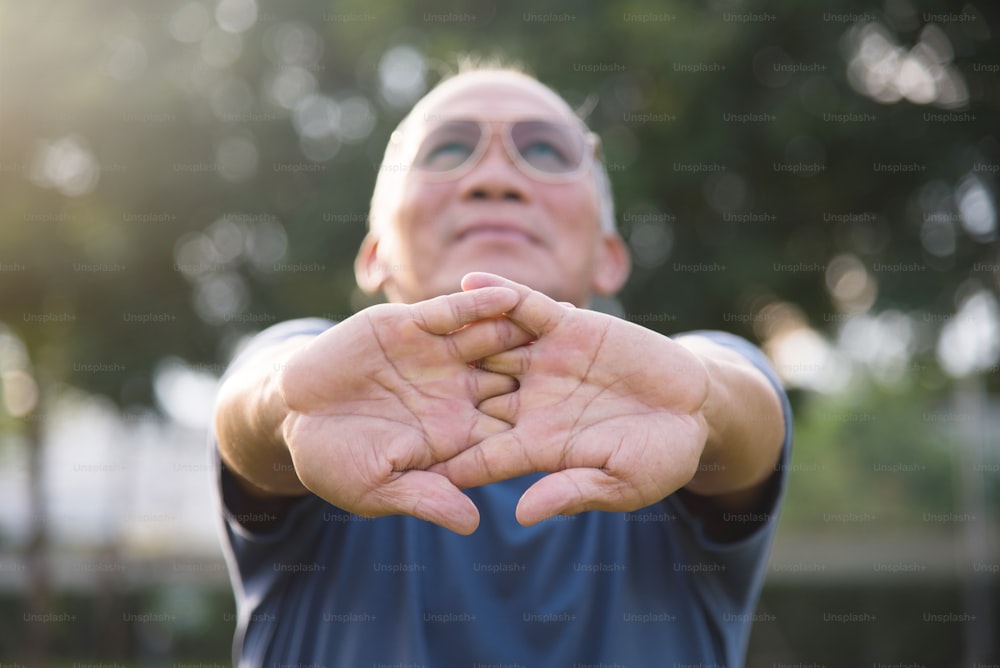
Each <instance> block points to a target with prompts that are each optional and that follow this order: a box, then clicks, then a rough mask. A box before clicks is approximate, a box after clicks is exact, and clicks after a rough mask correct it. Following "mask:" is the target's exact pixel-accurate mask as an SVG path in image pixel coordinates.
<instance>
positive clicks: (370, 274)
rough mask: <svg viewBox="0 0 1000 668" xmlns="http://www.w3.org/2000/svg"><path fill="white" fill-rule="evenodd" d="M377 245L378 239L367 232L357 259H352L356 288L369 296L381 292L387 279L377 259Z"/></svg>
mask: <svg viewBox="0 0 1000 668" xmlns="http://www.w3.org/2000/svg"><path fill="white" fill-rule="evenodd" d="M378 244H379V239H378V237H377V236H376V235H375V233H374V232H372V231H371V230H369V231H368V234H366V235H365V238H364V240H363V241H362V242H361V247H360V248H359V249H358V255H357V257H356V258H354V278H355V280H356V281H357V282H358V287H359V288H361V290H362V291H363V292H365V293H366V294H369V295H374V294H376V293H377V292H379V291H380V290H382V288H383V286H384V285H385V282H386V279H387V278H388V276H386V273H385V263H383V262H380V261H379V259H378Z"/></svg>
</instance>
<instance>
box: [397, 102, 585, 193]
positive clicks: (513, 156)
mask: <svg viewBox="0 0 1000 668" xmlns="http://www.w3.org/2000/svg"><path fill="white" fill-rule="evenodd" d="M452 122H463V123H475V124H476V125H478V126H479V131H480V135H479V141H478V143H477V144H476V147H475V149H473V151H472V153H470V154H469V157H467V158H466V159H465V160H464V161H463V162H462V163H461V164H460V165H458V166H457V167H453V168H452V169H448V170H445V171H441V172H438V171H434V170H429V169H422V168H421V167H419V166H418V165H416V157H417V154H419V153H420V149H421V148H422V146H423V142H424V140H425V139H426V137H427V136H428V135H429V134H430V132H433V131H434V130H435V129H437V128H438V127H440V126H441V125H444V124H446V123H452ZM518 123H551V124H552V125H557V126H561V127H564V128H569V129H571V130H572V131H573V132H579V133H580V134H581V135H582V138H583V142H584V147H583V157H582V159H581V161H580V165H579V166H578V167H577V168H576V169H574V170H572V171H569V172H546V171H544V170H541V169H538V168H537V167H535V166H534V165H532V164H531V163H529V162H528V161H527V160H525V159H524V157H523V156H522V155H521V153H520V152H519V151H518V150H517V146H516V145H515V144H514V138H513V135H512V132H513V128H514V126H515V125H517V124H518ZM497 125H499V126H501V127H500V128H497V127H496V126H497ZM497 133H499V134H500V137H501V143H502V144H503V147H504V150H505V151H506V153H507V157H508V158H510V160H511V162H513V163H514V165H515V166H516V167H517V168H518V170H519V171H520V172H521V173H522V174H524V175H525V176H528V177H530V178H532V179H534V180H536V181H541V182H543V183H570V182H572V181H576V180H577V179H579V178H580V177H581V176H583V175H584V174H586V173H587V172H588V171H589V170H590V168H591V166H593V164H594V161H595V160H596V159H597V156H598V154H599V153H598V152H599V150H600V144H601V140H600V138H599V137H598V136H597V135H596V134H595V133H593V132H591V131H589V130H585V129H583V128H580V127H578V126H575V125H573V124H570V123H566V122H564V121H555V120H551V119H547V118H518V119H514V120H488V121H487V120H480V119H475V118H444V119H440V123H438V124H436V125H435V126H432V127H429V128H428V131H427V132H426V133H425V134H424V137H423V138H422V139H421V140H420V141H419V142H417V144H416V147H415V150H414V153H413V155H412V156H411V158H410V161H409V164H410V167H411V169H412V171H414V172H416V173H418V174H420V176H421V178H423V179H426V180H429V181H454V180H456V179H459V178H461V177H463V176H465V175H466V174H468V173H469V172H471V171H472V170H473V169H474V168H475V167H476V166H477V165H478V164H479V163H480V162H482V159H483V156H484V155H486V151H487V150H488V148H489V146H490V144H491V143H492V142H493V137H494V136H495V135H496V134H497ZM397 135H398V131H397V132H394V133H393V137H392V141H394V142H395V141H402V137H400V136H397Z"/></svg>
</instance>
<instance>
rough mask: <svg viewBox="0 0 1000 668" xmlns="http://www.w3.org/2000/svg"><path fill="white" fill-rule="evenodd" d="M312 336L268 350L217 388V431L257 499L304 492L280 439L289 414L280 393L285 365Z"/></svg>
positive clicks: (232, 465)
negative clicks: (279, 386)
mask: <svg viewBox="0 0 1000 668" xmlns="http://www.w3.org/2000/svg"><path fill="white" fill-rule="evenodd" d="M311 338H312V337H296V338H294V339H289V340H287V341H284V342H282V343H280V344H277V345H275V346H272V347H269V348H267V349H264V350H262V351H260V352H259V353H257V354H256V355H254V356H253V357H252V358H251V359H248V360H246V361H244V362H243V363H241V365H240V366H239V368H237V369H235V370H233V371H231V372H230V375H229V377H228V378H227V379H226V380H225V382H223V384H222V386H221V387H220V388H219V395H218V398H217V400H216V408H215V430H216V436H217V438H218V444H219V454H220V456H221V458H222V461H223V463H224V464H225V466H226V468H228V469H229V470H230V471H232V472H233V473H234V474H235V475H236V476H237V478H238V479H239V480H240V481H241V482H242V483H243V485H244V486H245V487H246V488H247V489H248V490H250V491H252V492H254V493H256V494H259V495H280V496H295V495H301V494H305V493H306V491H307V490H306V488H305V487H304V486H303V485H302V482H301V481H300V480H299V478H298V476H297V475H296V473H295V469H294V467H293V465H292V458H291V456H290V454H289V452H288V446H287V444H286V443H285V439H284V436H283V434H282V424H283V422H284V419H285V416H286V415H287V408H286V407H285V402H284V400H283V399H282V397H281V393H280V392H279V390H278V378H279V375H280V372H281V370H282V369H283V368H284V364H285V360H286V359H287V358H288V356H289V355H290V354H292V352H294V351H295V350H297V349H299V348H300V347H301V346H302V345H304V344H305V343H306V342H308V341H309V340H311Z"/></svg>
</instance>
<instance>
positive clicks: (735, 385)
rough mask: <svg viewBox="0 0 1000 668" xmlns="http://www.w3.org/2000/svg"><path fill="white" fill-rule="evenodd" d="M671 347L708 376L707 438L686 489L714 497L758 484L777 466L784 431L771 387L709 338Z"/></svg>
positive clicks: (778, 403) (739, 358) (689, 339)
mask: <svg viewBox="0 0 1000 668" xmlns="http://www.w3.org/2000/svg"><path fill="white" fill-rule="evenodd" d="M676 342H677V343H679V344H680V345H683V346H684V347H685V348H687V349H688V350H690V351H691V352H693V353H694V354H695V355H697V356H698V357H699V359H701V361H702V364H703V365H704V366H705V369H706V371H707V372H708V377H709V392H708V399H707V400H706V403H705V406H704V408H703V410H704V413H705V416H706V420H707V422H708V427H709V433H708V439H707V441H706V443H705V448H704V451H703V452H702V456H701V460H700V462H699V466H698V472H697V473H696V474H695V476H694V478H693V479H692V480H691V482H689V483H688V484H687V486H686V489H687V490H688V491H691V492H694V493H696V494H702V495H706V496H714V495H720V494H730V493H734V492H740V491H743V490H748V489H750V488H753V487H755V486H757V485H759V484H760V483H762V482H764V481H765V480H767V479H768V477H769V476H770V474H771V473H772V472H773V471H774V467H775V465H776V464H777V462H778V458H779V457H780V454H781V445H782V442H783V440H784V431H785V426H784V416H783V414H782V407H781V401H780V399H779V398H778V395H777V392H776V391H775V389H774V387H773V386H772V385H771V383H770V382H769V381H768V379H767V378H766V377H765V376H764V374H763V373H761V371H760V370H758V369H757V368H756V367H754V366H753V364H751V363H750V362H749V361H748V360H747V359H746V358H744V357H743V356H742V355H740V354H738V353H736V352H735V351H732V350H730V349H728V348H725V347H723V346H720V345H718V344H716V343H714V342H712V341H710V340H709V339H706V338H704V337H700V336H687V337H681V338H678V339H676Z"/></svg>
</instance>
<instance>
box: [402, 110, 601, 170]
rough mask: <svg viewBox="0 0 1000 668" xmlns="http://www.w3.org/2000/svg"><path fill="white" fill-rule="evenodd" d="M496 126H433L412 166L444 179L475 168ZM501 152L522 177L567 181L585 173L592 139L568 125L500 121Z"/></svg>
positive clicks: (478, 123) (594, 143)
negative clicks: (503, 152) (504, 152)
mask: <svg viewBox="0 0 1000 668" xmlns="http://www.w3.org/2000/svg"><path fill="white" fill-rule="evenodd" d="M493 125H496V123H487V122H483V121H472V120H450V121H444V122H442V123H440V124H438V125H435V126H433V127H432V128H431V129H430V130H429V131H428V132H427V135H426V136H425V137H424V139H423V141H421V142H420V145H419V147H418V148H417V153H416V157H415V158H414V160H413V168H414V169H416V170H418V171H419V172H421V173H422V174H423V175H425V176H426V177H428V178H432V179H434V180H440V181H447V180H450V179H457V178H459V177H461V176H463V175H465V174H467V173H468V172H469V171H470V170H471V169H472V168H473V167H475V166H476V165H477V164H479V161H480V160H482V157H483V155H484V154H485V153H486V149H487V147H488V146H489V144H490V142H491V141H492V139H493V135H494V133H495V132H496V130H493V129H492V127H491V126H493ZM500 125H501V127H500V130H499V132H500V134H501V137H502V140H503V146H504V149H505V150H506V151H507V155H508V156H509V157H510V159H511V161H512V162H513V163H514V164H515V165H517V168H518V169H519V170H520V171H521V172H522V173H523V174H525V175H527V176H529V177H531V178H533V179H536V180H538V181H545V182H548V183H565V182H569V181H572V180H574V179H576V178H577V177H579V176H580V175H581V174H583V173H584V172H586V171H587V169H588V168H589V167H590V165H591V163H592V161H593V159H594V154H595V153H596V151H597V142H598V140H597V135H595V134H593V133H591V132H585V131H584V130H583V129H581V128H579V127H577V126H574V125H570V124H568V123H559V122H555V121H544V120H523V121H511V122H503V123H500Z"/></svg>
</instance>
